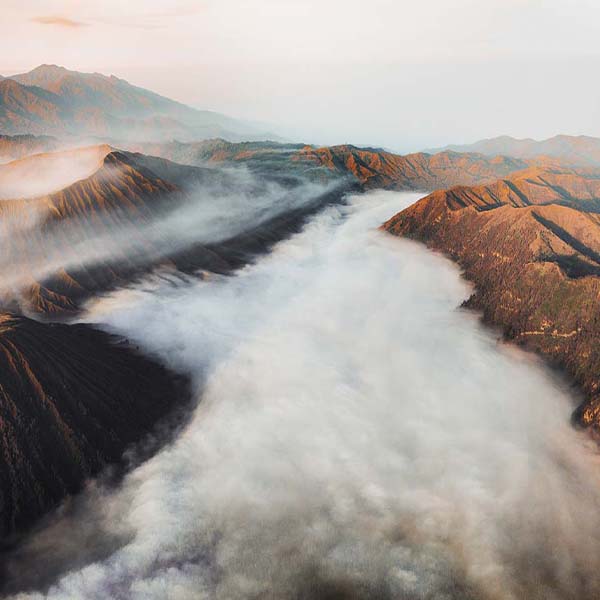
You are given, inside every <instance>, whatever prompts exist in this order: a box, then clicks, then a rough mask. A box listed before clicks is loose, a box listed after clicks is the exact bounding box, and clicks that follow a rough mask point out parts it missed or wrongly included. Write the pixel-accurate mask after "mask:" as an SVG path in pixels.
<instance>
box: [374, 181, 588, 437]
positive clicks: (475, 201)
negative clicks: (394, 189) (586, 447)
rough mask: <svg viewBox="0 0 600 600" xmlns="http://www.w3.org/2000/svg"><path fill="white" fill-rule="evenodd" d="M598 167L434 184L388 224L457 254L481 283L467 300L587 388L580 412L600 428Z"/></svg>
mask: <svg viewBox="0 0 600 600" xmlns="http://www.w3.org/2000/svg"><path fill="white" fill-rule="evenodd" d="M598 175H599V173H598V172H597V171H596V172H593V173H587V174H585V172H584V173H579V174H577V173H573V172H565V173H557V172H546V173H544V172H541V171H539V170H537V171H536V172H535V174H534V176H532V174H531V173H528V174H517V175H516V176H515V177H514V178H510V179H508V180H504V181H499V182H497V183H495V184H493V185H490V186H481V187H476V188H464V187H463V188H454V189H450V190H445V191H438V192H435V193H433V194H431V195H429V196H427V197H426V198H423V199H422V200H420V201H419V202H417V203H416V204H414V205H413V206H411V207H409V208H408V209H406V210H404V211H403V212H401V213H399V214H397V215H395V216H394V217H392V218H391V219H390V220H389V221H388V222H386V223H385V224H384V225H383V228H384V229H385V230H387V231H389V232H390V233H393V234H395V235H403V236H408V237H411V238H413V239H417V240H421V241H424V242H426V243H427V244H428V245H429V246H431V247H432V248H435V249H437V250H441V251H443V252H445V253H447V254H448V255H450V256H451V257H452V258H453V259H455V260H456V261H457V262H458V263H459V264H460V265H461V266H462V267H463V269H464V272H465V275H466V277H468V278H469V279H471V280H472V281H473V282H474V283H475V285H476V291H475V293H474V294H473V296H472V297H471V298H470V299H469V300H468V302H467V303H466V304H467V305H468V306H470V307H474V308H477V309H480V310H482V311H483V314H484V318H485V320H486V321H488V322H489V323H491V324H493V325H496V326H499V327H501V328H502V329H503V330H504V333H505V335H506V337H507V338H508V339H511V340H515V341H516V342H518V343H519V344H522V345H524V346H526V347H527V348H530V349H532V350H535V351H537V352H539V353H540V354H542V355H543V356H545V357H546V358H548V359H549V361H550V362H551V363H552V364H556V365H558V366H560V367H562V368H564V369H565V370H566V371H567V372H568V373H569V374H570V375H571V376H573V378H574V380H575V381H576V382H577V383H578V384H579V385H580V386H581V388H582V390H583V392H584V394H585V400H584V401H583V402H582V404H581V406H580V407H579V408H578V409H577V411H576V413H575V418H576V420H577V421H578V422H579V423H581V424H582V425H585V426H591V427H593V428H594V429H595V430H596V431H597V432H598V433H600V349H599V348H598V344H597V340H598V338H599V336H600V318H599V316H598V310H597V308H598V297H599V294H600V215H599V214H598V213H596V212H594V211H595V210H596V209H597V206H598V204H597V203H598V200H599V199H600V187H598ZM556 202H559V203H560V204H556Z"/></svg>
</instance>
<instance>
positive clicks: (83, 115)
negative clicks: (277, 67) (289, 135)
mask: <svg viewBox="0 0 600 600" xmlns="http://www.w3.org/2000/svg"><path fill="white" fill-rule="evenodd" d="M0 133H2V134H38V135H39V134H42V135H54V136H58V137H65V136H95V137H102V138H113V137H119V138H121V139H122V138H131V139H136V140H169V139H180V140H199V139H206V138H211V137H222V138H225V139H229V140H232V141H235V140H255V139H265V138H267V137H272V134H271V135H270V134H269V133H268V132H266V131H259V130H258V129H257V128H256V127H255V126H254V125H251V124H249V123H245V122H243V121H240V120H237V119H233V118H230V117H227V116H225V115H222V114H219V113H216V112H211V111H202V110H196V109H194V108H191V107H189V106H186V105H184V104H181V103H179V102H175V101H174V100H170V99H168V98H165V97H163V96H160V95H158V94H155V93H154V92H150V91H148V90H145V89H143V88H140V87H136V86H134V85H131V84H130V83H128V82H127V81H125V80H123V79H119V78H117V77H115V76H113V75H111V76H106V75H102V74H100V73H79V72H76V71H69V70H67V69H65V68H64V67H59V66H56V65H41V66H39V67H37V68H35V69H33V70H32V71H30V72H28V73H21V74H19V75H11V76H10V77H3V78H1V79H0Z"/></svg>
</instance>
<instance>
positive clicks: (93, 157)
mask: <svg viewBox="0 0 600 600" xmlns="http://www.w3.org/2000/svg"><path fill="white" fill-rule="evenodd" d="M110 151H111V148H110V146H106V145H95V146H88V147H83V148H77V149H72V150H66V151H62V152H47V153H43V154H34V155H31V156H27V157H25V158H21V159H18V160H15V161H11V162H8V163H7V164H4V165H0V201H1V200H7V199H13V198H34V197H36V196H43V195H45V194H50V193H52V192H56V191H58V190H61V189H63V188H65V187H67V186H69V185H71V184H72V183H75V182H76V181H78V180H80V179H84V178H85V177H89V176H90V175H92V174H93V173H94V172H95V171H97V170H98V169H99V168H100V166H101V165H102V160H103V159H104V157H105V156H106V155H107V154H108V153H109V152H110Z"/></svg>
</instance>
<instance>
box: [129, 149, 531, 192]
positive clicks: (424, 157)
mask: <svg viewBox="0 0 600 600" xmlns="http://www.w3.org/2000/svg"><path fill="white" fill-rule="evenodd" d="M125 145H126V146H127V147H129V148H131V149H134V150H137V151H142V152H146V153H149V154H156V155H157V156H163V157H165V158H168V159H170V160H175V161H177V162H183V163H186V164H192V165H201V164H206V163H213V164H219V163H224V164H230V165H239V164H243V165H245V166H247V167H248V168H249V169H251V170H252V171H254V172H258V173H263V174H264V173H267V172H269V173H271V174H281V175H285V176H292V175H294V174H297V175H299V176H302V177H310V178H312V179H314V180H327V179H330V178H335V177H351V178H353V179H354V180H355V181H357V182H359V184H360V185H361V186H362V187H363V188H365V189H371V188H386V189H396V190H414V189H420V190H432V189H437V188H442V187H448V186H450V185H458V184H463V185H473V184H477V183H483V182H488V181H494V180H495V179H497V178H498V177H505V176H506V175H508V174H509V173H512V172H514V171H517V170H520V169H524V168H526V167H527V166H529V165H530V163H529V162H527V161H523V160H517V159H510V158H506V157H500V156H498V157H494V158H489V157H486V156H483V155H481V154H468V155H466V154H459V153H454V152H444V153H441V154H436V155H429V154H424V153H419V154H409V155H406V156H400V155H398V154H392V153H390V152H386V151H384V150H379V149H373V148H357V147H355V146H350V145H346V146H332V147H324V148H316V147H312V146H306V145H302V144H277V143H274V142H250V143H240V144H233V143H230V142H227V141H225V140H207V141H204V142H199V143H193V144H182V143H178V142H173V143H169V144H129V145H128V144H125Z"/></svg>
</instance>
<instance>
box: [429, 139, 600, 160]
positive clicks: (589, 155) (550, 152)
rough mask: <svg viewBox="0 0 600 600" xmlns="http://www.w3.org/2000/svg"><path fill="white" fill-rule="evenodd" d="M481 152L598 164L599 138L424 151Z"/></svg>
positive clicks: (518, 141)
mask: <svg viewBox="0 0 600 600" xmlns="http://www.w3.org/2000/svg"><path fill="white" fill-rule="evenodd" d="M448 150H450V151H453V152H480V153H481V154H486V155H488V156H498V155H504V156H513V157H515V158H533V157H537V156H550V157H555V158H560V159H562V160H564V161H565V162H568V163H572V164H575V165H577V164H579V165H594V166H596V165H600V139H599V138H594V137H589V136H586V135H579V136H573V135H556V136H554V137H551V138H548V139H546V140H539V141H538V140H532V139H516V138H513V137H510V136H506V135H505V136H500V137H496V138H491V139H486V140H480V141H478V142H475V143H473V144H462V145H449V146H444V147H442V148H434V149H432V150H428V151H427V152H431V153H436V152H444V151H448Z"/></svg>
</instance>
